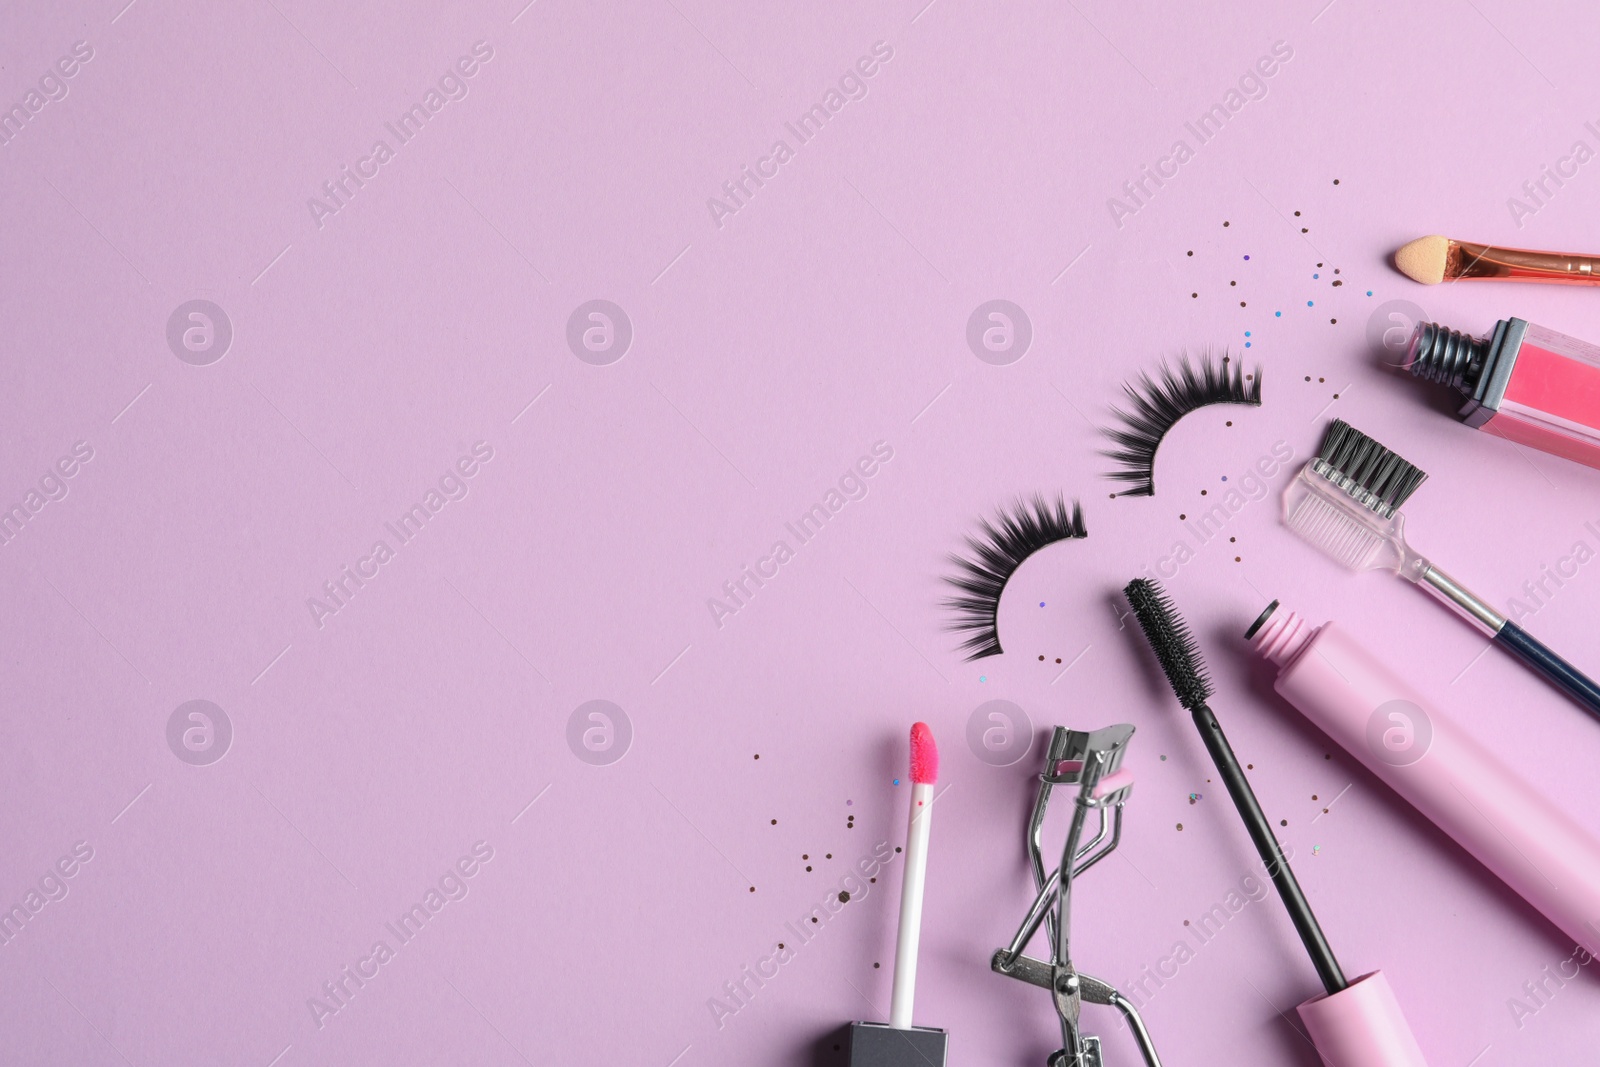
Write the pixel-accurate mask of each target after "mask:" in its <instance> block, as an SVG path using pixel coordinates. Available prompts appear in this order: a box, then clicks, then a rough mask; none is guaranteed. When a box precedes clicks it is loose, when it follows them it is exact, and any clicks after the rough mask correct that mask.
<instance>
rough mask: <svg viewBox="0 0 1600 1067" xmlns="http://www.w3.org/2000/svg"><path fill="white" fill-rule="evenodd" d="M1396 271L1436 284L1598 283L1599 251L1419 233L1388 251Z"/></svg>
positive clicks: (1599, 283) (1425, 282)
mask: <svg viewBox="0 0 1600 1067" xmlns="http://www.w3.org/2000/svg"><path fill="white" fill-rule="evenodd" d="M1394 262H1395V266H1396V267H1398V268H1399V269H1400V271H1401V273H1403V274H1405V275H1407V276H1408V277H1410V278H1412V279H1414V280H1416V281H1419V282H1421V283H1423V284H1424V285H1437V284H1438V283H1440V282H1454V281H1462V280H1466V279H1498V280H1500V281H1524V282H1553V283H1556V284H1564V285H1600V256H1579V255H1573V254H1570V253H1567V252H1537V251H1533V250H1531V249H1526V248H1500V247H1498V246H1496V245H1481V244H1476V243H1474V242H1472V241H1456V240H1452V239H1451V238H1448V237H1439V236H1432V237H1419V238H1417V239H1416V240H1415V241H1412V242H1411V243H1410V244H1408V245H1404V246H1402V247H1401V248H1400V249H1399V250H1398V251H1397V252H1395V254H1394Z"/></svg>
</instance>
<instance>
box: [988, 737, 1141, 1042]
mask: <svg viewBox="0 0 1600 1067" xmlns="http://www.w3.org/2000/svg"><path fill="white" fill-rule="evenodd" d="M1133 732H1134V728H1133V727H1132V726H1130V725H1128V724H1126V723H1123V724H1121V725H1118V726H1108V727H1105V728H1104V729H1101V730H1095V731H1092V732H1084V731H1080V730H1068V729H1066V728H1065V727H1062V726H1058V727H1056V728H1055V732H1054V733H1053V734H1052V735H1051V737H1050V747H1049V750H1048V752H1047V753H1046V756H1045V766H1044V772H1043V773H1042V774H1040V776H1039V794H1038V796H1037V798H1036V799H1035V800H1034V804H1033V814H1032V816H1031V818H1030V819H1029V821H1028V832H1027V849H1028V859H1029V861H1030V863H1031V864H1032V867H1033V880H1034V887H1035V889H1036V890H1037V894H1036V896H1035V897H1034V900H1033V904H1032V905H1031V906H1030V907H1029V908H1028V914H1027V916H1026V917H1025V918H1024V919H1023V920H1022V925H1021V927H1019V928H1018V930H1017V933H1016V936H1015V937H1013V938H1012V939H1011V943H1010V944H1009V945H1007V946H1006V947H1005V948H1001V949H997V950H996V951H995V954H994V956H993V957H992V958H991V959H990V967H991V968H992V969H993V970H995V971H997V972H999V973H1000V974H1003V975H1007V976H1008V977H1011V978H1016V979H1019V980H1021V981H1024V982H1027V983H1028V984H1030V985H1036V986H1039V987H1041V988H1044V989H1048V990H1050V993H1051V998H1052V1001H1053V1002H1054V1005H1055V1009H1056V1015H1057V1016H1058V1018H1059V1019H1060V1021H1061V1039H1062V1048H1061V1050H1060V1051H1058V1052H1056V1053H1054V1054H1052V1055H1051V1057H1050V1059H1049V1063H1048V1067H1102V1060H1101V1053H1100V1039H1099V1038H1098V1037H1093V1036H1090V1035H1087V1034H1084V1033H1083V1031H1082V1029H1081V1027H1080V1026H1079V1013H1080V1009H1081V1006H1082V1004H1083V1002H1084V1001H1088V1002H1089V1003H1091V1004H1103V1005H1109V1006H1111V1007H1114V1008H1116V1009H1117V1010H1118V1011H1120V1012H1121V1013H1122V1015H1123V1017H1124V1018H1125V1019H1126V1020H1127V1023H1128V1028H1129V1030H1130V1031H1132V1033H1133V1035H1134V1040H1136V1041H1137V1042H1138V1044H1139V1051H1140V1052H1141V1054H1142V1055H1143V1056H1144V1061H1145V1064H1146V1065H1147V1067H1161V1060H1160V1058H1159V1057H1158V1056H1157V1055H1156V1050H1155V1045H1154V1043H1152V1042H1151V1040H1150V1034H1149V1031H1147V1030H1146V1029H1145V1025H1144V1020H1143V1019H1141V1018H1140V1017H1139V1012H1138V1010H1137V1009H1136V1008H1134V1006H1133V1005H1132V1004H1131V1003H1130V1002H1129V1001H1128V1000H1127V999H1126V998H1125V997H1123V996H1122V995H1121V994H1120V993H1118V992H1117V990H1116V988H1115V987H1114V986H1112V985H1111V984H1110V983H1109V982H1104V981H1101V980H1100V979H1098V978H1094V977H1091V976H1090V975H1087V974H1083V973H1081V972H1079V971H1078V970H1077V969H1076V967H1074V966H1073V963H1072V958H1071V953H1070V951H1069V947H1070V931H1071V916H1072V883H1073V879H1075V878H1077V877H1078V876H1079V875H1081V874H1083V873H1084V872H1085V871H1087V870H1088V869H1089V868H1090V867H1093V866H1094V865H1095V864H1096V863H1098V862H1100V861H1101V860H1102V859H1104V858H1105V857H1106V856H1108V855H1110V853H1111V851H1112V850H1113V849H1115V848H1116V847H1117V845H1118V844H1119V843H1120V842H1121V840H1122V806H1123V804H1124V803H1126V802H1127V799H1128V795H1129V793H1130V792H1131V791H1132V789H1133V775H1132V774H1131V773H1130V772H1128V771H1124V770H1122V769H1121V766H1122V757H1123V754H1124V753H1125V752H1126V750H1127V745H1128V741H1129V740H1130V739H1131V738H1132V737H1133ZM1057 786H1068V787H1076V790H1077V793H1076V796H1075V798H1074V804H1073V810H1072V821H1071V824H1070V826H1069V828H1068V830H1067V837H1066V840H1065V842H1064V843H1063V845H1062V848H1061V861H1060V863H1059V864H1058V865H1057V866H1056V868H1055V869H1054V870H1053V871H1049V872H1046V870H1045V867H1044V850H1043V845H1042V838H1043V830H1044V817H1045V812H1046V809H1047V808H1048V807H1049V803H1050V795H1051V793H1052V792H1054V791H1055V788H1056V787H1057ZM1090 812H1094V813H1096V814H1097V816H1098V818H1099V826H1098V829H1097V831H1096V833H1095V834H1094V836H1093V837H1092V838H1090V839H1089V840H1088V841H1084V840H1083V834H1084V825H1085V823H1086V822H1087V821H1088V817H1089V813H1090ZM1108 837H1109V840H1107V839H1108ZM1040 926H1044V927H1046V939H1047V940H1048V942H1049V944H1050V959H1049V961H1048V962H1047V961H1044V960H1039V959H1034V958H1032V957H1030V956H1025V955H1023V950H1024V949H1026V948H1027V945H1028V942H1029V941H1031V940H1032V939H1033V935H1034V934H1036V933H1037V932H1038V930H1039V927H1040Z"/></svg>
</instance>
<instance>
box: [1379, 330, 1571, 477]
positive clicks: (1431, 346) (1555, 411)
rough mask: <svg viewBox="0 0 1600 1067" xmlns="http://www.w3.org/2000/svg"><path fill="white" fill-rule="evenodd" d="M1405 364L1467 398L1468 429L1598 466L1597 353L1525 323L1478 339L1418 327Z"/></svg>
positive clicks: (1463, 414)
mask: <svg viewBox="0 0 1600 1067" xmlns="http://www.w3.org/2000/svg"><path fill="white" fill-rule="evenodd" d="M1404 366H1406V367H1407V368H1409V369H1410V371H1411V373H1412V374H1413V375H1415V376H1416V377H1418V378H1423V379H1425V380H1427V381H1430V382H1437V383H1439V384H1440V385H1448V386H1450V387H1451V388H1453V389H1455V390H1456V391H1457V392H1459V393H1460V394H1461V395H1462V396H1464V397H1466V398H1467V399H1466V403H1465V404H1463V405H1462V407H1461V411H1460V415H1461V418H1462V420H1463V421H1465V422H1466V424H1467V425H1468V426H1475V427H1477V428H1478V429H1481V430H1487V431H1488V432H1490V433H1492V434H1496V435H1498V436H1500V437H1504V438H1506V439H1507V440H1511V441H1516V442H1517V443H1519V444H1524V445H1530V446H1532V447H1534V448H1537V449H1540V450H1542V451H1545V452H1549V453H1551V454H1552V455H1557V456H1563V457H1565V458H1566V459H1572V460H1577V461H1578V462H1579V463H1584V464H1587V465H1588V466H1591V467H1600V347H1597V346H1595V345H1591V344H1588V343H1587V342H1584V341H1580V340H1578V339H1577V338H1576V337H1568V336H1566V335H1565V334H1560V333H1557V332H1556V331H1554V330H1550V329H1546V328H1545V327H1543V326H1536V325H1534V324H1533V323H1530V322H1526V321H1524V320H1522V319H1502V320H1501V321H1499V322H1498V323H1496V324H1495V327H1494V333H1492V334H1491V335H1490V336H1488V337H1485V338H1483V339H1481V340H1480V339H1478V338H1474V337H1468V336H1467V335H1466V334H1463V333H1459V332H1457V331H1455V330H1447V329H1445V328H1444V327H1443V326H1440V325H1439V324H1438V323H1436V322H1419V323H1418V324H1417V328H1416V330H1415V331H1414V332H1413V333H1412V335H1411V345H1410V348H1409V349H1408V350H1407V353H1406V358H1405V363H1404Z"/></svg>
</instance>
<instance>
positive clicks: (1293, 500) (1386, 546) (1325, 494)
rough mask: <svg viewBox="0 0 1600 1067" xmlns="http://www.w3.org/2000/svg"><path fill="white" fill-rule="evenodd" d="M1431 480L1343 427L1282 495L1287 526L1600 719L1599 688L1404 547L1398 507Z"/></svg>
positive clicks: (1330, 432) (1333, 429)
mask: <svg viewBox="0 0 1600 1067" xmlns="http://www.w3.org/2000/svg"><path fill="white" fill-rule="evenodd" d="M1427 477H1428V475H1427V474H1426V473H1425V472H1423V471H1422V470H1421V469H1420V468H1419V467H1416V466H1414V465H1412V464H1411V463H1408V462H1407V461H1406V460H1405V459H1403V458H1402V457H1401V456H1400V455H1399V454H1397V453H1395V452H1391V451H1390V450H1389V449H1387V448H1385V447H1383V445H1381V444H1379V443H1378V442H1377V441H1374V440H1373V439H1372V438H1370V437H1368V436H1367V435H1366V434H1364V433H1362V432H1361V431H1360V430H1357V429H1355V428H1354V427H1353V426H1350V425H1349V424H1348V423H1346V422H1345V421H1344V420H1343V419H1335V420H1333V422H1331V423H1329V424H1328V429H1327V432H1326V433H1325V434H1324V435H1323V438H1322V449H1321V451H1319V452H1318V453H1317V458H1315V459H1313V460H1312V461H1311V462H1310V463H1308V464H1306V465H1305V466H1304V467H1303V468H1301V470H1300V474H1299V476H1298V477H1296V478H1295V479H1294V481H1292V482H1290V483H1289V487H1288V488H1287V489H1285V490H1284V493H1283V521H1284V525H1286V526H1288V527H1289V529H1291V530H1293V531H1294V532H1295V533H1296V534H1298V535H1299V536H1300V538H1301V539H1302V540H1304V541H1306V542H1308V543H1310V544H1312V545H1314V546H1316V547H1317V548H1320V549H1321V550H1322V551H1323V553H1324V554H1326V555H1328V556H1329V557H1331V558H1332V559H1333V560H1334V561H1335V562H1337V563H1342V564H1344V565H1345V566H1346V567H1349V568H1350V569H1351V570H1356V571H1365V570H1380V569H1381V570H1390V571H1394V572H1395V573H1396V574H1398V575H1400V577H1402V578H1404V579H1405V580H1406V581H1408V582H1412V583H1414V584H1416V585H1419V586H1421V587H1422V588H1424V589H1426V590H1427V591H1428V592H1430V593H1432V594H1433V595H1434V596H1435V597H1437V598H1438V599H1440V600H1442V601H1444V602H1445V603H1446V604H1448V605H1449V606H1450V607H1451V608H1453V609H1454V610H1455V611H1456V612H1457V614H1459V615H1461V616H1462V617H1463V618H1465V619H1466V620H1467V621H1469V622H1471V623H1472V624H1473V625H1474V626H1476V627H1477V628H1478V629H1480V630H1482V631H1483V633H1484V634H1486V635H1487V636H1489V637H1490V638H1492V639H1493V640H1494V642H1495V643H1496V644H1499V645H1503V646H1504V647H1506V648H1508V649H1510V650H1511V651H1512V652H1514V653H1516V655H1517V656H1518V658H1520V659H1521V660H1522V661H1523V662H1524V663H1526V664H1527V665H1528V666H1529V667H1532V668H1533V669H1534V670H1536V671H1538V672H1539V673H1540V674H1542V675H1544V676H1545V678H1547V679H1549V681H1551V682H1552V683H1554V684H1555V685H1556V686H1557V687H1558V688H1560V689H1562V690H1563V691H1565V692H1566V693H1567V695H1568V696H1570V697H1572V699H1574V700H1576V701H1577V702H1578V703H1579V704H1581V705H1582V706H1583V707H1584V708H1585V709H1586V710H1588V711H1589V712H1591V713H1593V714H1594V715H1596V716H1600V686H1597V685H1595V683H1594V682H1593V680H1591V679H1590V678H1589V677H1588V676H1587V675H1585V674H1584V673H1583V672H1582V671H1579V670H1578V669H1577V668H1576V667H1574V666H1572V664H1570V663H1568V662H1567V661H1566V660H1564V659H1562V658H1561V657H1560V656H1558V655H1556V654H1555V653H1554V652H1553V651H1551V650H1550V648H1549V647H1548V646H1546V645H1545V644H1543V643H1542V642H1540V641H1539V640H1538V639H1536V638H1535V637H1534V636H1533V635H1532V634H1530V633H1528V631H1526V630H1524V629H1523V628H1522V627H1520V626H1518V625H1517V624H1516V623H1514V622H1512V621H1511V620H1510V619H1508V618H1506V617H1505V616H1504V615H1502V614H1500V613H1499V612H1498V611H1496V610H1495V609H1494V608H1493V607H1491V606H1490V605H1489V603H1488V602H1487V601H1485V600H1484V599H1483V598H1482V597H1480V596H1478V595H1477V594H1475V593H1473V592H1472V591H1471V590H1469V589H1467V588H1466V587H1465V586H1463V585H1462V584H1461V583H1460V582H1458V581H1456V580H1455V579H1454V578H1452V577H1450V575H1448V574H1446V573H1445V572H1444V571H1442V570H1440V569H1439V568H1438V567H1435V566H1434V565H1433V564H1432V563H1430V562H1429V561H1428V560H1427V558H1426V557H1424V556H1422V555H1421V554H1419V553H1418V552H1416V551H1415V550H1414V549H1412V548H1411V546H1410V545H1408V544H1407V543H1406V536H1405V516H1404V515H1402V514H1400V510H1399V509H1400V505H1401V504H1404V503H1405V502H1406V500H1407V499H1409V498H1410V496H1411V494H1412V493H1414V492H1416V491H1417V488H1418V487H1419V486H1421V485H1422V483H1423V482H1424V481H1426V480H1427Z"/></svg>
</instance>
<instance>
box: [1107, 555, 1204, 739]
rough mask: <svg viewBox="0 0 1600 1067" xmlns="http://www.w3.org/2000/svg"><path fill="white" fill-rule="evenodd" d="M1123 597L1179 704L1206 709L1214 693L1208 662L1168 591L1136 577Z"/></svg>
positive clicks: (1192, 708) (1191, 709) (1147, 580)
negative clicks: (1168, 595) (1169, 597)
mask: <svg viewBox="0 0 1600 1067" xmlns="http://www.w3.org/2000/svg"><path fill="white" fill-rule="evenodd" d="M1122 595H1123V596H1125V597H1127V598H1128V606H1129V607H1131V608H1133V614H1134V617H1135V618H1136V619H1138V620H1139V628H1140V629H1141V630H1143V631H1144V639H1145V640H1146V641H1148V642H1150V650H1151V651H1152V652H1154V653H1155V654H1156V660H1157V661H1158V662H1159V663H1160V664H1161V670H1162V673H1164V674H1165V675H1166V676H1167V682H1168V684H1170V685H1171V686H1172V691H1173V693H1175V694H1176V695H1177V697H1178V703H1180V704H1182V705H1183V706H1184V707H1185V708H1188V709H1189V710H1190V711H1195V710H1197V709H1199V708H1203V707H1205V706H1206V701H1208V700H1210V699H1211V693H1212V689H1211V679H1209V678H1207V677H1206V664H1205V661H1204V660H1203V659H1201V658H1200V650H1199V649H1198V648H1197V647H1196V646H1195V641H1194V635H1193V634H1191V633H1190V632H1189V627H1188V625H1187V624H1186V623H1185V622H1184V621H1183V616H1182V615H1179V614H1178V610H1177V609H1176V608H1174V607H1173V606H1172V601H1171V600H1170V599H1168V597H1167V594H1166V592H1165V591H1164V590H1163V589H1162V588H1161V586H1160V585H1159V584H1158V583H1156V582H1152V581H1150V580H1149V579H1147V578H1135V579H1134V580H1133V581H1131V582H1129V583H1128V585H1127V587H1126V588H1124V589H1123V590H1122Z"/></svg>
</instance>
